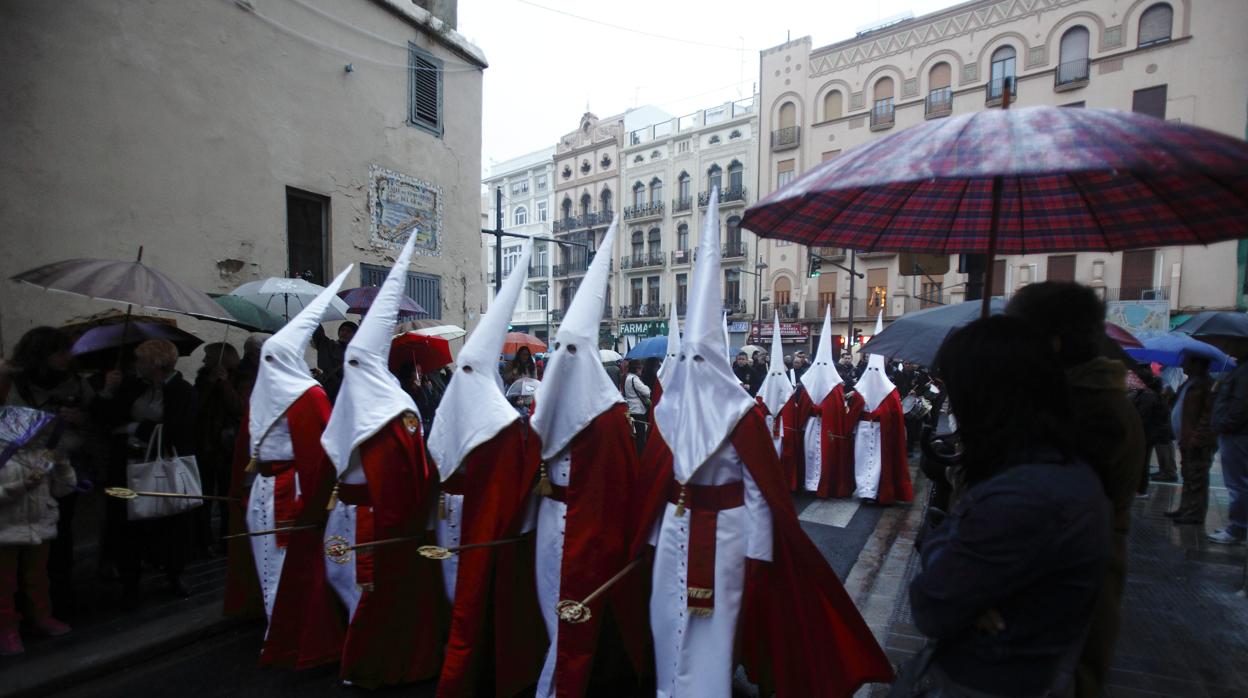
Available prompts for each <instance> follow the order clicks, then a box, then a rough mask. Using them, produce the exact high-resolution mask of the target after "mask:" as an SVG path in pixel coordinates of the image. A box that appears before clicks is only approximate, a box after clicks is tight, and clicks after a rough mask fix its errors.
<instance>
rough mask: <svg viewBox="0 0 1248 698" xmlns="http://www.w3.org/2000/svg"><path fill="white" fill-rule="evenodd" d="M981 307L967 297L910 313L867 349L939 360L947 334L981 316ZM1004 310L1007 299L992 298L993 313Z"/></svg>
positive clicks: (922, 360)
mask: <svg viewBox="0 0 1248 698" xmlns="http://www.w3.org/2000/svg"><path fill="white" fill-rule="evenodd" d="M980 311H981V305H980V302H979V301H966V302H964V303H954V304H953V305H938V306H936V307H934V308H926V309H924V310H917V311H915V312H913V313H906V314H905V315H902V316H901V317H899V318H897V319H896V320H894V321H893V324H891V325H889V326H888V327H886V328H884V331H883V332H880V333H879V334H877V335H875V336H874V337H872V338H871V339H870V341H868V342H867V343H866V345H865V346H864V348H863V351H865V352H867V353H868V354H879V355H880V356H887V357H891V358H893V359H897V360H900V361H912V362H914V363H916V364H920V365H922V366H931V365H932V364H933V363H935V361H936V352H937V351H938V350H939V349H940V345H941V344H943V343H944V341H945V337H947V336H948V335H949V333H950V332H952V331H954V330H956V329H958V328H959V327H961V326H963V325H966V324H968V323H970V322H971V321H973V320H976V319H978V318H979V316H980ZM1003 312H1005V301H1003V300H1001V299H1000V298H994V299H992V314H993V315H999V314H1000V313H1003Z"/></svg>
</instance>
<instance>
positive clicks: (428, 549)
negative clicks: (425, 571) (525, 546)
mask: <svg viewBox="0 0 1248 698" xmlns="http://www.w3.org/2000/svg"><path fill="white" fill-rule="evenodd" d="M421 538H424V536H400V537H398V538H385V539H383V540H374V541H369V542H367V543H359V544H356V545H343V542H344V541H336V542H333V543H330V544H328V545H326V546H325V555H326V557H329V558H331V559H334V560H335V561H336V560H337V559H339V558H344V557H345V556H346V555H347V553H349V552H351V551H352V550H363V549H365V548H376V547H377V546H380V545H393V544H394V543H410V542H411V541H414V540H420V539H421ZM524 538H525V537H524V536H517V537H515V538H503V539H501V540H492V541H488V542H485V543H469V544H468V545H457V546H455V547H453V548H443V547H441V546H438V545H422V546H420V547H419V548H417V549H416V552H418V553H420V555H421V557H426V558H429V559H430V560H445V559H447V558H449V557H451V556H452V555H454V554H456V553H458V552H459V551H461V550H470V549H472V548H489V547H492V546H495V545H506V544H507V543H517V542H519V541H522V540H524Z"/></svg>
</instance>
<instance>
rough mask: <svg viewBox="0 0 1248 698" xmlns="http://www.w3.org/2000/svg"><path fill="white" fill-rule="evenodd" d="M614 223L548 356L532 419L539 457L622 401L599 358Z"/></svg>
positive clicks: (562, 444) (547, 455)
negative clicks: (600, 332)
mask: <svg viewBox="0 0 1248 698" xmlns="http://www.w3.org/2000/svg"><path fill="white" fill-rule="evenodd" d="M618 224H619V219H618V218H614V219H612V221H611V226H610V227H608V228H607V234H606V235H605V236H604V237H603V238H602V244H601V245H600V246H599V247H598V254H596V255H595V256H594V261H593V262H592V263H591V264H590V265H589V270H588V271H586V272H585V280H584V281H582V282H581V286H580V288H578V289H577V290H576V296H574V297H573V298H572V305H571V306H569V307H568V312H567V314H565V315H564V316H563V322H562V323H560V325H559V331H558V332H556V333H555V343H554V346H552V347H550V353H549V354H547V357H546V370H545V372H543V373H542V384H541V385H540V386H538V388H537V395H536V396H535V397H534V398H533V399H534V400H535V401H536V402H537V408H536V410H535V411H534V412H533V419H532V421H531V424H532V425H533V431H535V432H537V434H538V436H540V437H541V438H542V458H546V459H550V458H553V457H554V456H555V454H557V453H559V452H560V451H562V450H563V449H564V448H565V447H566V446H567V445H568V443H569V442H571V441H572V438H573V437H574V436H576V435H577V434H579V433H581V430H582V429H584V428H585V427H586V426H588V425H589V423H590V422H592V421H594V419H595V418H597V417H598V415H600V414H602V413H603V412H606V411H607V410H608V409H610V407H611V406H612V405H615V404H618V403H622V402H624V398H623V396H621V395H620V391H619V389H618V388H616V386H615V384H614V383H612V382H611V377H610V376H608V375H607V371H606V369H605V368H603V367H602V360H601V359H600V358H599V356H598V327H599V324H600V323H601V322H602V308H603V305H604V304H605V303H606V302H607V282H608V281H610V278H611V254H612V250H614V249H615V234H616V228H617V226H618Z"/></svg>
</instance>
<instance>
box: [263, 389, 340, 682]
mask: <svg viewBox="0 0 1248 698" xmlns="http://www.w3.org/2000/svg"><path fill="white" fill-rule="evenodd" d="M330 409H331V407H330V404H329V398H328V397H326V396H325V391H324V390H323V389H322V388H321V387H320V386H319V385H318V386H314V387H312V388H309V389H308V391H307V392H305V393H304V394H303V395H301V396H300V397H299V399H298V400H295V402H294V403H293V404H291V406H290V407H289V408H288V409H287V410H286V419H287V422H288V423H289V424H290V435H291V445H292V446H293V447H294V453H295V460H294V463H293V466H294V467H293V468H292V469H290V470H287V471H285V472H283V473H280V474H278V475H276V477H277V478H278V482H277V483H276V484H277V487H276V489H277V490H278V491H279V492H281V491H283V490H287V491H289V494H290V497H289V501H290V502H291V509H290V511H289V512H288V514H286V515H282V514H280V513H279V515H278V517H277V518H278V519H282V520H290V519H289V518H288V516H290V515H293V521H294V523H293V525H294V526H304V525H316V526H317V527H316V528H312V529H307V530H303V531H293V532H291V533H287V534H281V535H279V536H278V539H277V540H278V545H283V544H284V545H285V546H286V559H285V561H284V562H283V563H282V576H281V580H280V581H279V583H278V587H277V597H276V598H275V599H274V600H273V616H272V618H270V619H269V634H268V637H267V638H266V639H265V642H264V647H263V649H261V651H260V665H261V666H277V667H286V668H292V669H306V668H308V667H313V666H317V665H320V664H328V663H331V662H336V661H338V660H339V658H340V657H341V656H342V640H343V635H344V633H345V630H346V628H345V624H346V618H345V615H346V614H345V612H344V611H343V609H342V605H341V604H340V603H338V599H337V597H336V596H335V595H334V591H333V589H332V588H330V586H329V582H328V581H326V579H325V552H324V548H323V545H322V543H321V540H322V538H324V532H325V517H326V509H325V505H326V503H327V502H328V501H329V496H330V493H331V492H332V491H333V489H334V482H335V481H336V480H337V479H338V473H337V471H335V470H334V464H333V462H331V461H330V460H329V456H327V455H325V450H324V449H323V448H322V447H321V433H322V432H323V431H325V424H326V423H328V422H329V411H330ZM273 465H274V464H265V465H264V466H263V467H265V468H272V467H273ZM295 478H298V491H299V492H300V493H302V497H298V498H295V496H294V493H295V491H296V490H295V482H294V480H295ZM275 506H277V507H281V506H282V505H281V504H280V503H279V502H275Z"/></svg>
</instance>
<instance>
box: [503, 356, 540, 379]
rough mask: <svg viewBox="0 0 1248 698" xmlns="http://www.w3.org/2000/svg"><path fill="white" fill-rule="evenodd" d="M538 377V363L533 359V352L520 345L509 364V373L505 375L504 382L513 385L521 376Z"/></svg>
mask: <svg viewBox="0 0 1248 698" xmlns="http://www.w3.org/2000/svg"><path fill="white" fill-rule="evenodd" d="M536 377H537V364H536V363H535V362H534V361H533V352H532V351H530V350H529V348H528V347H520V348H519V349H517V350H516V355H515V357H513V358H512V360H511V363H510V364H508V365H507V374H506V375H504V376H503V379H504V382H505V383H506V384H507V385H511V384H512V383H515V382H516V381H517V380H519V379H521V378H536Z"/></svg>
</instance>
